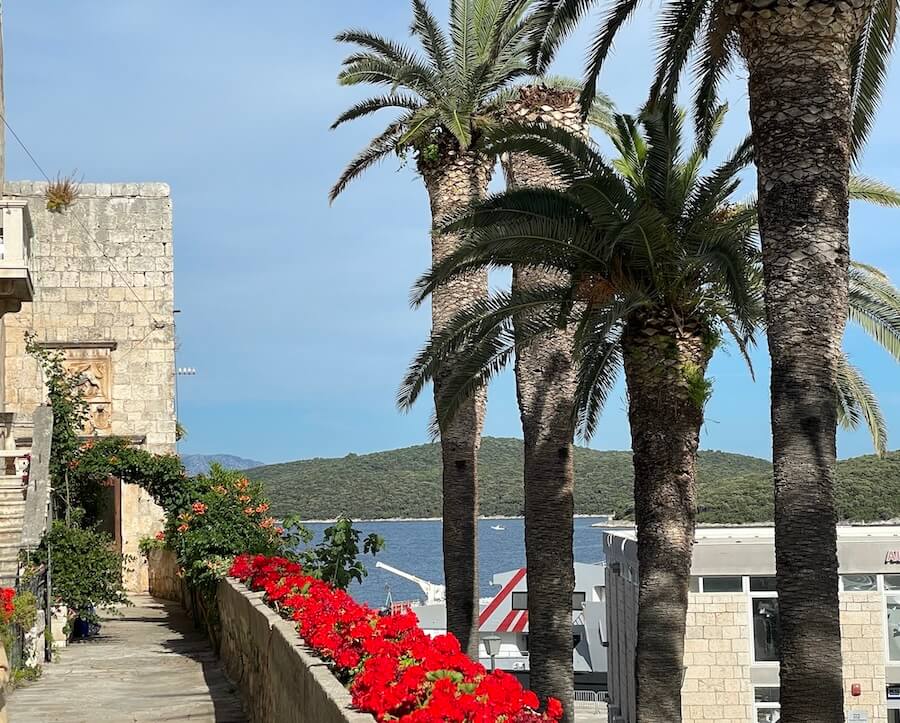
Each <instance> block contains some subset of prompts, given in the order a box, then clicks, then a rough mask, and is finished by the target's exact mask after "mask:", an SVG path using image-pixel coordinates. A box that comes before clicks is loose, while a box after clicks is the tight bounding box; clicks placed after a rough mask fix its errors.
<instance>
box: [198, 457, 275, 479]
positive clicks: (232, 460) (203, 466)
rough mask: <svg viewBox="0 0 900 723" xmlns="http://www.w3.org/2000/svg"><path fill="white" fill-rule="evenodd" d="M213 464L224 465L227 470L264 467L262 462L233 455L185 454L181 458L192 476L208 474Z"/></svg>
mask: <svg viewBox="0 0 900 723" xmlns="http://www.w3.org/2000/svg"><path fill="white" fill-rule="evenodd" d="M213 462H216V463H218V464H220V465H222V466H223V467H224V468H225V469H250V468H251V467H259V466H261V465H262V462H260V461H258V460H255V459H244V458H243V457H235V456H234V455H232V454H184V455H182V456H181V463H182V464H183V465H184V468H185V469H186V470H187V473H188V474H189V475H192V476H193V475H198V474H206V473H207V472H209V466H210V465H211V464H212V463H213Z"/></svg>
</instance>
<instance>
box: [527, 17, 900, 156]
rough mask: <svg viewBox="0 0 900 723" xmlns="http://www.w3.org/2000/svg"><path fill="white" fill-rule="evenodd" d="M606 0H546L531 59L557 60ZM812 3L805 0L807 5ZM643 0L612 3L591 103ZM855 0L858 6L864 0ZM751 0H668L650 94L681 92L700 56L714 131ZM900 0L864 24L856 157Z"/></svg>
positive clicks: (698, 71)
mask: <svg viewBox="0 0 900 723" xmlns="http://www.w3.org/2000/svg"><path fill="white" fill-rule="evenodd" d="M597 4H598V0H541V1H540V2H539V4H538V5H537V6H536V8H535V10H534V13H533V26H532V35H531V47H530V53H531V59H532V62H533V63H534V65H535V68H536V69H537V70H538V71H539V72H544V71H545V70H546V69H547V67H548V66H549V65H550V62H551V61H552V59H553V57H554V56H555V54H556V51H557V49H558V48H559V46H560V44H561V43H562V41H563V40H564V39H565V37H566V36H567V35H568V34H569V33H570V32H571V30H572V29H573V28H574V27H575V26H576V25H577V24H578V22H579V21H580V20H581V19H582V18H583V16H584V15H585V14H586V13H587V11H588V10H589V9H590V8H592V7H593V6H595V5H597ZM778 4H779V3H778V0H765V1H764V2H756V1H754V2H753V3H752V9H753V10H754V11H759V10H765V9H767V8H768V9H769V10H770V12H776V6H777V5H778ZM805 4H806V3H804V5H805ZM639 5H640V0H615V1H614V2H613V3H611V6H610V7H609V8H608V9H607V10H606V12H605V13H604V16H603V20H602V21H601V24H600V27H599V28H598V30H597V33H596V36H595V38H594V41H593V43H592V44H591V47H590V49H589V51H588V62H587V66H586V68H585V78H584V89H583V92H582V103H583V104H589V103H590V100H591V98H593V96H594V94H595V93H596V91H597V80H598V77H599V75H600V71H601V70H602V68H603V64H604V63H605V61H606V59H607V57H608V55H609V53H610V51H611V50H612V47H613V41H614V40H615V37H616V35H617V34H618V32H619V30H620V29H621V28H622V26H623V25H624V24H625V23H626V22H627V21H628V20H629V19H630V18H631V17H632V15H633V14H634V12H635V11H636V10H637V8H638V6H639ZM861 6H862V4H861V3H860V4H859V5H858V4H857V3H855V2H854V3H853V7H854V8H856V7H861ZM742 9H743V3H742V2H740V0H667V2H664V3H663V7H662V10H661V11H660V14H659V22H658V34H659V43H658V45H659V50H658V52H657V63H656V79H655V81H654V84H653V87H652V90H651V92H650V100H651V101H656V100H658V99H659V98H660V97H661V96H662V95H666V96H668V97H669V98H672V97H674V95H675V92H676V90H677V86H678V81H679V78H680V77H681V75H682V72H683V71H684V70H685V68H686V66H687V64H688V61H689V59H690V58H691V57H694V58H695V60H694V67H693V72H694V75H695V77H696V84H695V87H694V103H695V106H696V111H697V112H696V118H697V121H698V125H699V126H700V128H701V129H702V130H703V131H704V133H708V132H709V130H710V121H711V120H712V118H713V117H714V116H715V109H716V108H717V106H718V102H719V101H718V91H719V87H720V85H721V82H722V79H723V78H724V77H725V75H726V74H727V73H728V71H729V70H730V68H731V66H732V65H733V63H734V61H735V56H736V55H737V54H738V51H739V41H738V38H737V37H736V32H735V31H736V29H737V21H738V19H739V14H740V11H741V10H742ZM898 13H900V3H898V2H897V0H875V2H874V4H873V6H872V8H871V9H870V10H869V11H868V13H867V15H866V18H865V21H864V24H863V28H862V32H861V33H860V35H859V37H858V38H857V39H856V42H855V43H854V45H853V49H852V54H851V78H852V84H853V87H852V90H851V97H852V106H853V107H852V111H853V117H852V128H853V138H852V149H853V154H854V156H855V157H858V155H859V153H860V151H861V150H862V148H863V146H864V144H865V139H866V136H867V135H868V132H869V130H870V128H871V125H872V121H873V119H874V116H875V111H876V110H877V108H878V104H879V101H880V98H881V93H882V91H883V89H884V81H885V75H886V72H887V66H888V63H889V61H890V55H891V51H892V48H893V44H894V37H895V34H896V28H897V18H898Z"/></svg>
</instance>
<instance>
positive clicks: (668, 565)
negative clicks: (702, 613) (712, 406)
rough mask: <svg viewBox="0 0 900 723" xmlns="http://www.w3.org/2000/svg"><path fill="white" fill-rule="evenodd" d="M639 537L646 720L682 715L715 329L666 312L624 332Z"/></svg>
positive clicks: (640, 670)
mask: <svg viewBox="0 0 900 723" xmlns="http://www.w3.org/2000/svg"><path fill="white" fill-rule="evenodd" d="M622 352H623V357H624V363H625V380H626V383H627V386H628V398H629V405H628V419H629V422H630V424H631V448H632V451H633V454H634V501H635V521H636V523H637V539H638V574H639V578H640V582H639V588H638V633H637V650H636V651H635V688H636V697H637V722H638V723H679V722H680V721H681V683H682V677H683V676H682V670H683V665H684V634H685V621H686V618H687V606H688V590H689V586H690V575H691V553H692V548H693V543H694V528H695V525H696V516H697V511H696V507H697V501H696V498H697V492H696V478H695V474H696V459H697V448H698V445H699V437H700V427H701V425H702V424H703V407H704V404H705V403H706V397H707V396H708V392H709V389H708V385H707V382H706V380H705V373H706V367H707V365H708V363H709V359H710V356H711V344H710V338H709V333H708V329H707V328H706V327H705V326H703V325H702V324H699V323H696V322H693V321H691V320H678V319H676V318H675V317H674V316H672V315H671V314H665V313H658V314H655V315H653V316H649V317H648V316H641V317H639V318H633V319H631V320H629V322H628V324H627V326H626V330H625V333H624V335H623V338H622Z"/></svg>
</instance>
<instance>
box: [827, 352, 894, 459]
mask: <svg viewBox="0 0 900 723" xmlns="http://www.w3.org/2000/svg"><path fill="white" fill-rule="evenodd" d="M837 401H838V423H839V424H840V425H841V426H842V427H844V428H845V429H858V428H859V425H860V424H862V423H863V422H865V424H866V427H867V428H868V430H869V434H870V435H871V437H872V445H873V446H874V447H875V453H876V454H877V455H878V456H879V457H883V456H884V455H885V453H886V452H887V447H888V438H887V421H886V420H885V418H884V414H883V413H882V411H881V406H880V405H879V404H878V398H877V397H876V396H875V393H874V392H873V391H872V388H871V387H870V386H869V384H868V382H867V381H866V380H865V378H864V377H863V375H862V374H861V373H860V371H859V370H858V369H856V368H855V367H854V366H853V365H852V364H850V362H849V361H848V360H847V358H846V357H845V356H843V355H841V357H840V359H839V362H838V369H837Z"/></svg>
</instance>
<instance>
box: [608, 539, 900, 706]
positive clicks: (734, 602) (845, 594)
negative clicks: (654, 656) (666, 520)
mask: <svg viewBox="0 0 900 723" xmlns="http://www.w3.org/2000/svg"><path fill="white" fill-rule="evenodd" d="M604 549H605V552H606V560H607V564H608V566H609V567H608V569H607V573H606V599H607V614H608V630H609V693H610V710H609V714H610V715H609V720H610V723H634V721H635V714H634V646H635V641H636V639H637V600H638V587H637V585H638V579H639V574H640V571H639V570H638V563H637V542H636V541H635V536H634V532H633V531H622V532H615V531H610V532H607V533H606V534H605V535H604ZM838 558H839V562H840V573H841V578H840V586H841V589H840V604H841V637H842V648H843V659H844V682H845V699H846V707H847V718H848V720H855V721H866V722H868V723H900V527H897V526H887V525H884V526H847V527H839V528H838ZM691 573H692V577H691V594H690V604H689V609H688V619H687V632H686V636H685V659H684V665H685V672H684V684H683V687H682V709H683V716H684V723H700V722H701V721H718V722H719V723H776V721H778V720H779V705H778V693H779V689H778V667H779V666H778V595H777V593H776V592H775V539H774V530H773V529H772V528H771V527H704V528H700V529H699V530H698V532H697V537H696V542H695V545H694V557H693V564H692V568H691ZM851 714H852V715H851Z"/></svg>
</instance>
